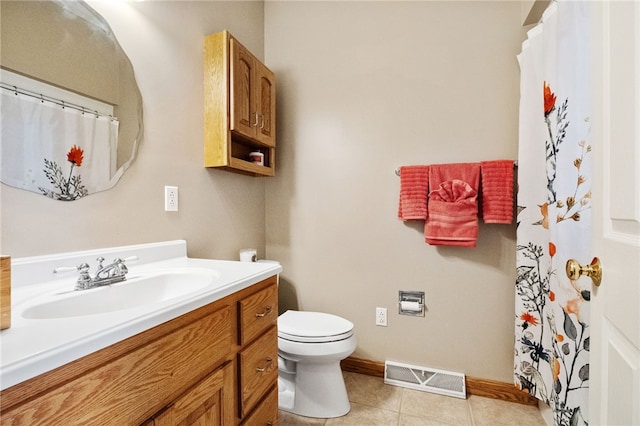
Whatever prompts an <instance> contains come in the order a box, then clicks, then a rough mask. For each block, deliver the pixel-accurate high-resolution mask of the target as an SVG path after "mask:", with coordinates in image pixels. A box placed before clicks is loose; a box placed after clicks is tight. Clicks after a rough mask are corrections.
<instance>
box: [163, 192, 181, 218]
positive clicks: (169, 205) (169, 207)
mask: <svg viewBox="0 0 640 426" xmlns="http://www.w3.org/2000/svg"><path fill="white" fill-rule="evenodd" d="M164 211H166V212H177V211H178V187H177V186H165V187H164Z"/></svg>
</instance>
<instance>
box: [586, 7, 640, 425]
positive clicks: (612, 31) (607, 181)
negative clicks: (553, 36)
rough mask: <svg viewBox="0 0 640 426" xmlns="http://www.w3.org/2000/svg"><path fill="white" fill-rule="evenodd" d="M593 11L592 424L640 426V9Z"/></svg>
mask: <svg viewBox="0 0 640 426" xmlns="http://www.w3.org/2000/svg"><path fill="white" fill-rule="evenodd" d="M591 5H592V23H593V35H594V37H593V39H592V41H593V51H592V53H593V57H592V59H593V62H592V63H593V66H592V72H593V74H594V77H595V78H594V89H595V90H594V92H593V93H594V98H593V100H592V105H593V111H594V114H593V117H592V121H591V123H592V145H593V147H594V157H593V158H594V170H593V179H594V181H593V187H592V188H593V205H592V208H593V226H594V235H593V242H594V246H593V253H594V255H595V256H598V257H599V258H600V259H601V261H602V271H603V277H602V284H601V286H600V287H598V288H596V287H595V286H594V287H593V288H592V290H593V291H592V298H591V324H592V330H591V363H590V365H591V372H590V373H591V374H590V403H589V405H590V408H589V410H590V414H589V417H590V420H591V421H590V424H591V425H607V426H613V425H623V426H630V425H640V1H639V0H631V1H597V2H593V3H591ZM577 260H579V261H580V262H581V263H589V262H590V261H591V259H577ZM580 279H581V280H585V279H588V278H585V277H583V278H580Z"/></svg>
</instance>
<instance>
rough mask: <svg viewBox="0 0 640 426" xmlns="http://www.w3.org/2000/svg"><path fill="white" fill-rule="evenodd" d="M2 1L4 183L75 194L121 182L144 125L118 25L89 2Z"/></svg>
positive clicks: (52, 193)
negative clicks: (113, 26) (113, 25)
mask: <svg viewBox="0 0 640 426" xmlns="http://www.w3.org/2000/svg"><path fill="white" fill-rule="evenodd" d="M0 8H1V10H0V18H1V22H0V31H1V32H0V36H1V37H0V40H1V46H0V65H1V70H0V79H1V80H2V85H1V89H0V94H1V95H2V102H1V103H0V105H1V107H2V117H1V118H0V120H1V124H2V126H1V127H2V135H1V139H0V143H1V145H2V151H1V158H0V160H1V163H2V164H1V169H2V171H1V172H2V182H3V183H5V184H7V185H11V186H14V187H17V188H21V189H25V190H29V191H33V192H37V193H40V194H43V195H46V196H49V197H51V198H55V199H59V200H65V201H70V200H74V199H77V198H80V197H82V196H85V195H88V194H91V193H94V192H97V191H101V190H105V189H109V188H111V187H112V186H113V185H115V184H116V183H117V181H118V179H119V178H120V176H122V174H123V173H124V172H125V170H126V169H127V168H128V167H129V166H130V164H131V163H132V161H133V160H134V159H135V157H136V153H137V148H138V144H139V143H140V141H141V139H142V134H143V126H142V97H141V95H140V90H139V89H138V86H137V83H136V80H135V75H134V71H133V67H132V65H131V62H130V61H129V58H128V57H127V55H126V54H125V53H124V51H123V50H122V48H121V47H120V44H119V43H118V41H117V39H116V37H115V35H114V34H113V31H112V30H111V28H110V27H109V24H108V23H107V22H106V20H105V19H104V18H103V17H102V16H100V14H98V13H97V12H96V11H95V10H93V9H92V8H91V7H90V6H88V5H87V4H86V3H84V2H83V1H68V0H65V1H63V0H48V1H21V0H17V1H13V0H2V1H0ZM5 80H6V81H5ZM34 117H37V119H38V120H39V121H31V120H34V119H35V118H34ZM70 123H71V124H70Z"/></svg>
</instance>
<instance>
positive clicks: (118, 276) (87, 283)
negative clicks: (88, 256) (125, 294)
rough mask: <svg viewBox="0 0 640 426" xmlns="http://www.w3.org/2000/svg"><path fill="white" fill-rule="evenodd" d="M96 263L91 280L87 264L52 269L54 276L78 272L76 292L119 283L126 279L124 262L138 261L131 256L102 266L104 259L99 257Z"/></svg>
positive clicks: (127, 270) (135, 257) (127, 269)
mask: <svg viewBox="0 0 640 426" xmlns="http://www.w3.org/2000/svg"><path fill="white" fill-rule="evenodd" d="M96 260H97V261H98V269H97V271H96V274H95V276H94V277H93V278H91V274H90V273H89V269H90V267H89V264H87V263H83V264H81V265H80V266H77V267H61V268H56V269H54V271H53V272H54V273H55V274H60V273H64V272H70V271H79V272H80V275H79V276H78V280H77V281H76V287H75V289H76V290H87V289H90V288H95V287H101V286H103V285H109V284H114V283H119V282H122V281H125V280H126V279H127V272H129V268H127V265H125V262H126V261H134V260H138V257H137V256H131V257H128V258H126V259H124V260H123V259H120V258H116V259H114V260H113V263H110V264H109V265H106V266H103V264H102V263H103V262H104V257H102V256H100V257H98V258H97V259H96Z"/></svg>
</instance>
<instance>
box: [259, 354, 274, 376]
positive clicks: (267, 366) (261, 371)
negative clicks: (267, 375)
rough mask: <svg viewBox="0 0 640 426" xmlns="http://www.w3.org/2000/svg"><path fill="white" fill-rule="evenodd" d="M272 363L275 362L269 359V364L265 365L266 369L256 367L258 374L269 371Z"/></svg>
mask: <svg viewBox="0 0 640 426" xmlns="http://www.w3.org/2000/svg"><path fill="white" fill-rule="evenodd" d="M271 362H273V360H272V359H271V357H268V358H267V362H266V363H265V364H264V367H256V372H258V373H264V372H265V371H267V369H268V368H269V366H270V365H271Z"/></svg>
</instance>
